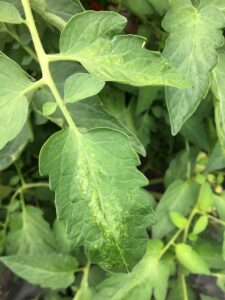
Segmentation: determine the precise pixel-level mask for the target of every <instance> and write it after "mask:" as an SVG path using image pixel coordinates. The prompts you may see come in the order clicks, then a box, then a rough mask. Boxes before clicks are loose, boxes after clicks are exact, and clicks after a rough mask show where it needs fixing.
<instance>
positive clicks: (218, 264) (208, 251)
mask: <svg viewBox="0 0 225 300" xmlns="http://www.w3.org/2000/svg"><path fill="white" fill-rule="evenodd" d="M193 249H194V250H195V251H196V252H197V253H198V254H199V255H200V256H201V258H203V259H204V261H205V262H206V263H207V265H208V267H209V268H213V269H225V262H224V261H223V258H222V246H221V244H220V243H218V241H217V240H213V239H211V238H209V236H206V238H204V239H203V238H200V237H199V239H198V240H197V242H196V243H195V244H194V245H193Z"/></svg>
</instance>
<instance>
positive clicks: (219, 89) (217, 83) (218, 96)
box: [211, 51, 225, 148]
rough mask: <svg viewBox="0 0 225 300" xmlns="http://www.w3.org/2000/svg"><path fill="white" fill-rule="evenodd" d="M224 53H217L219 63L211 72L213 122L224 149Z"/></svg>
mask: <svg viewBox="0 0 225 300" xmlns="http://www.w3.org/2000/svg"><path fill="white" fill-rule="evenodd" d="M224 68H225V52H224V51H223V52H219V61H218V64H217V66H216V67H215V69H214V70H213V71H212V76H211V79H212V80H211V88H212V91H213V93H214V96H215V100H214V107H215V121H216V129H217V134H218V137H219V139H220V143H221V145H223V148H225V87H224V80H225V70H224Z"/></svg>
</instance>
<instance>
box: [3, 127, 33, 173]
mask: <svg viewBox="0 0 225 300" xmlns="http://www.w3.org/2000/svg"><path fill="white" fill-rule="evenodd" d="M32 138H33V135H32V132H31V129H30V127H29V125H28V124H25V126H24V128H23V129H22V130H21V132H20V133H19V134H18V135H17V136H16V138H15V139H13V140H12V141H11V142H9V143H8V144H7V145H6V146H5V147H4V148H3V149H1V150H0V171H2V170H4V169H6V168H8V167H9V166H10V165H11V164H12V163H14V162H15V161H16V160H17V159H18V157H19V156H20V155H21V153H22V152H23V150H24V148H25V147H26V145H27V143H28V142H29V141H31V140H32Z"/></svg>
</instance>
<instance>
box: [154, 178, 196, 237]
mask: <svg viewBox="0 0 225 300" xmlns="http://www.w3.org/2000/svg"><path fill="white" fill-rule="evenodd" d="M196 198H197V185H196V184H195V183H193V182H185V181H183V180H176V181H175V182H174V183H172V184H171V185H170V186H169V187H168V189H167V190H166V192H165V194H164V195H163V196H162V198H161V199H160V202H159V204H158V206H157V208H156V212H155V214H156V220H158V222H157V224H156V225H154V226H153V227H152V232H153V237H154V238H157V239H161V238H162V237H164V236H166V235H167V234H169V233H170V232H171V231H172V230H173V229H174V228H175V226H174V224H173V223H172V222H171V220H170V217H169V210H174V211H176V212H179V213H180V214H182V215H187V214H188V210H189V209H190V208H191V206H192V205H193V204H194V203H195V201H196Z"/></svg>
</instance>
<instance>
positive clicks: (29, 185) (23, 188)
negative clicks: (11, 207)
mask: <svg viewBox="0 0 225 300" xmlns="http://www.w3.org/2000/svg"><path fill="white" fill-rule="evenodd" d="M39 187H46V188H49V184H48V183H47V182H36V183H25V184H23V185H22V186H21V187H19V188H18V189H17V190H16V191H15V193H14V194H13V195H12V197H11V200H10V201H11V202H13V201H14V200H15V199H16V197H17V196H18V195H19V194H20V193H21V192H24V191H26V190H30V189H34V188H39Z"/></svg>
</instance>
